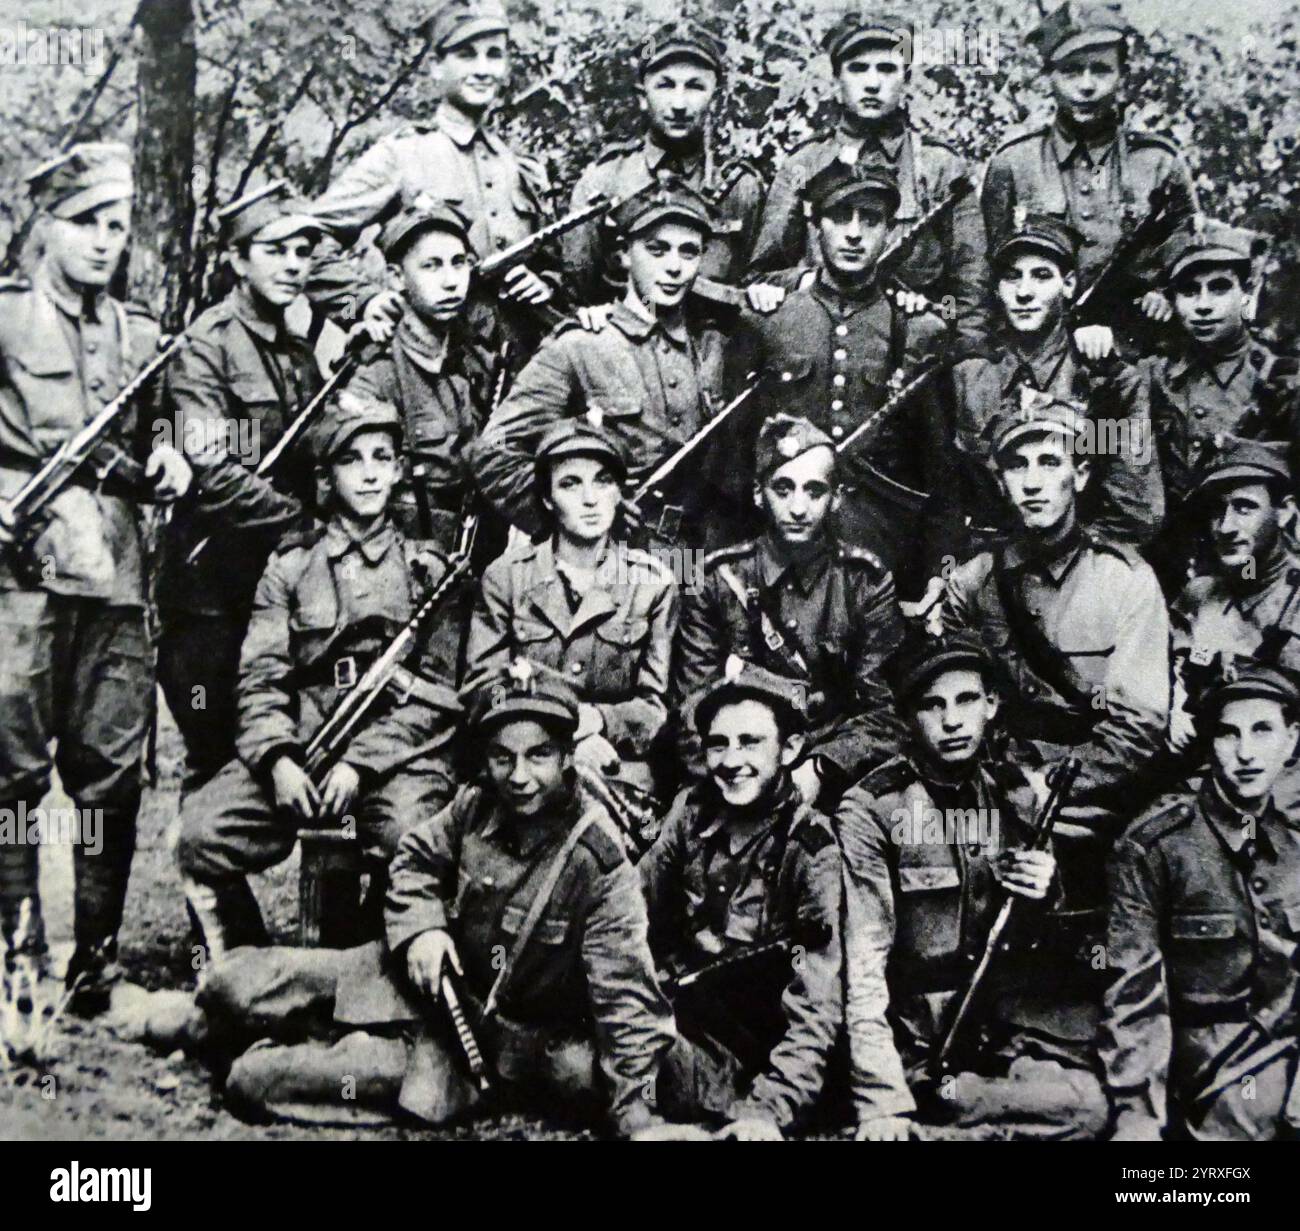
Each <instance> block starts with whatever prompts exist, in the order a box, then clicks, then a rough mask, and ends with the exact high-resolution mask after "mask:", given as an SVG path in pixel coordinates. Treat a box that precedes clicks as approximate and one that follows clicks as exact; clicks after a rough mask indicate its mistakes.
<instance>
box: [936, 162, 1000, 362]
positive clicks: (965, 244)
mask: <svg viewBox="0 0 1300 1231" xmlns="http://www.w3.org/2000/svg"><path fill="white" fill-rule="evenodd" d="M963 170H964V168H962V166H961V165H960V164H957V165H956V166H955V167H954V175H955V174H956V173H958V172H962V171H963ZM940 230H941V238H942V240H943V244H944V249H945V250H946V252H947V254H948V268H947V271H946V273H947V278H946V282H947V285H946V286H945V287H944V288H943V289H944V291H945V293H946V294H949V295H951V296H952V297H953V299H954V300H955V301H956V310H957V319H956V329H957V338H958V340H959V342H960V343H961V344H962V345H963V346H965V347H966V348H967V349H978V348H979V347H981V346H983V345H984V343H985V340H986V339H987V337H988V335H989V328H990V322H989V311H988V305H989V300H988V296H989V290H990V283H989V264H988V239H987V237H986V235H985V230H984V216H983V214H982V213H981V212H980V206H979V202H978V201H977V200H976V199H975V195H974V194H973V193H972V194H971V195H969V196H967V197H966V198H965V199H964V200H962V201H959V202H958V203H957V204H956V206H954V207H953V209H952V210H951V211H950V212H949V213H948V216H947V217H946V218H944V219H943V220H942V221H941V225H940Z"/></svg>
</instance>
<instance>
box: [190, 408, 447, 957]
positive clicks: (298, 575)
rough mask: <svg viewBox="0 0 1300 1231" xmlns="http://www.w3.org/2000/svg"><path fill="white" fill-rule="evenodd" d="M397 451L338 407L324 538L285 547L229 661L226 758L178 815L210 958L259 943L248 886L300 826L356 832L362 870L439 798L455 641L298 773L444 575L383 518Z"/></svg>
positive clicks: (328, 441) (322, 431) (377, 423)
mask: <svg viewBox="0 0 1300 1231" xmlns="http://www.w3.org/2000/svg"><path fill="white" fill-rule="evenodd" d="M400 439H401V428H400V424H399V422H398V418H397V412H396V411H395V410H394V409H393V408H392V407H391V406H387V405H385V404H382V403H375V402H367V401H363V400H361V399H358V398H355V397H354V396H352V395H350V394H347V393H344V394H341V395H340V396H339V398H338V404H337V407H336V408H333V409H332V410H331V412H330V413H329V414H328V415H327V417H326V418H325V420H324V421H323V422H322V423H321V424H320V426H319V427H318V429H317V433H316V439H315V441H314V445H315V453H316V459H317V466H318V469H319V471H320V472H322V474H323V475H324V477H325V482H326V485H327V487H328V489H329V492H330V502H331V503H330V509H329V522H328V524H327V525H325V526H324V527H319V528H317V529H315V530H313V531H311V532H308V533H306V534H304V535H303V536H301V537H300V538H298V539H297V540H294V539H290V540H288V541H286V542H285V543H284V544H282V546H281V548H280V550H279V551H278V552H276V553H275V554H274V555H273V556H272V557H271V559H270V562H269V563H268V564H267V566H266V571H265V572H264V573H263V574H262V580H261V581H260V582H259V583H258V587H257V596H256V598H255V600H254V604H253V614H252V618H251V619H250V621H249V625H248V635H247V636H246V637H245V639H244V647H243V653H242V657H241V660H240V673H239V693H238V696H239V732H238V736H237V740H236V743H237V747H238V750H239V758H238V759H237V760H234V761H231V762H230V763H229V764H227V765H226V767H225V768H224V769H222V770H220V771H219V772H218V773H217V774H216V775H215V776H214V777H213V778H212V779H211V780H210V781H209V782H208V783H207V784H206V785H205V786H204V787H203V788H202V789H201V790H199V791H197V792H195V793H193V794H191V795H190V796H188V797H187V798H186V800H185V801H184V803H183V805H182V808H181V829H180V843H179V848H178V852H177V853H178V859H179V863H180V868H181V872H182V874H183V876H184V877H185V891H186V898H187V900H188V902H189V906H190V909H191V911H192V912H193V914H194V916H195V917H196V919H197V921H198V924H199V926H200V929H201V930H202V932H203V936H204V940H205V941H206V943H207V946H208V949H209V951H210V952H211V954H212V955H213V957H216V956H218V955H219V954H220V953H222V952H224V951H225V950H226V949H230V948H233V947H234V946H236V945H243V944H265V943H266V939H267V937H266V931H265V928H264V927H263V924H262V918H261V914H260V912H259V910H258V907H257V902H256V899H255V898H254V897H253V894H252V892H251V890H250V889H249V886H248V882H247V880H246V879H245V874H246V873H248V872H254V871H260V870H261V869H263V868H268V867H270V866H271V865H273V864H276V863H279V862H280V861H281V860H282V859H285V858H286V857H287V856H288V855H289V852H290V851H291V850H292V849H293V845H294V841H295V839H296V836H297V830H298V827H299V826H300V825H308V826H310V825H340V824H342V825H345V826H352V825H353V824H355V828H356V836H357V837H358V838H359V839H360V840H361V841H362V842H363V843H364V845H365V849H366V852H367V854H368V855H369V856H370V857H372V858H376V859H379V860H381V861H382V862H383V863H387V860H388V859H389V858H391V857H392V855H393V853H394V852H395V851H396V849H397V843H398V841H399V840H400V839H401V836H402V834H403V833H404V832H405V831H406V830H407V829H408V828H409V827H410V826H411V825H413V824H415V823H416V822H417V821H418V820H419V819H420V818H421V817H422V816H424V815H427V813H428V812H429V811H432V810H433V809H436V808H438V807H440V806H441V805H442V804H443V803H445V802H446V800H447V799H448V798H450V796H451V793H452V780H451V771H450V765H449V757H448V747H447V746H448V744H449V743H450V740H451V738H452V735H453V733H454V729H455V719H454V716H455V715H456V714H457V713H458V712H459V710H460V704H459V701H458V699H457V697H456V694H455V692H454V691H453V689H452V688H451V687H450V686H449V684H447V683H445V682H441V681H447V680H451V679H454V675H453V674H452V672H453V671H454V664H455V645H456V644H457V643H458V642H459V631H458V630H454V629H453V630H450V632H444V630H442V629H440V630H439V632H437V633H435V634H434V635H433V636H431V637H430V638H428V640H427V642H426V644H425V646H424V647H423V654H422V658H421V661H420V667H419V670H420V673H421V674H420V675H416V674H414V673H407V675H406V678H405V679H404V680H403V683H402V687H401V689H400V694H401V695H400V696H397V695H395V696H394V697H393V698H392V699H390V700H388V699H386V700H384V701H381V702H380V703H379V704H378V705H377V706H376V707H375V710H374V711H373V713H372V717H371V720H370V721H369V722H368V724H367V725H365V726H364V727H362V728H361V729H360V730H359V731H358V732H357V733H356V735H355V737H354V738H353V739H352V740H351V742H350V743H349V744H348V746H347V748H346V749H345V750H344V753H343V757H342V759H340V760H337V761H335V762H334V763H333V764H332V765H329V766H328V767H327V768H326V769H325V770H324V772H323V773H322V774H318V775H316V776H312V775H310V774H308V772H307V769H306V768H305V765H304V763H305V759H306V756H305V749H306V748H307V745H308V742H309V741H310V740H311V738H312V736H313V735H314V734H315V732H316V729H317V728H318V727H319V726H320V724H321V722H322V721H323V720H324V718H325V717H326V716H327V715H328V714H329V712H330V711H331V710H332V709H333V707H334V705H335V704H337V702H338V701H339V700H340V699H341V698H342V697H343V696H344V695H345V694H346V693H347V691H348V689H349V688H351V687H352V686H353V685H354V684H355V683H356V682H357V680H358V678H359V677H360V676H361V674H362V673H363V672H364V671H365V668H366V667H367V666H368V665H369V663H370V661H371V660H373V659H374V658H375V657H377V656H378V654H380V653H382V651H383V649H384V648H385V647H386V646H387V644H388V643H389V642H390V641H391V640H392V638H393V636H395V635H396V633H397V631H398V630H400V629H401V627H402V626H403V625H404V624H405V623H406V621H407V620H408V619H409V618H410V616H411V614H412V612H413V611H414V610H415V606H416V603H417V602H418V599H419V594H420V591H421V590H422V589H423V585H424V583H423V581H422V580H421V579H420V578H419V577H418V576H417V574H420V573H428V572H429V571H430V570H431V569H432V570H440V569H441V565H440V564H437V563H434V562H433V561H432V560H431V559H430V554H431V553H422V552H421V551H420V549H419V545H418V544H417V543H415V542H413V541H411V540H405V539H403V537H402V536H401V534H400V533H399V532H398V531H397V530H396V528H395V527H394V526H393V524H392V522H391V521H390V520H389V517H388V513H387V508H388V501H389V497H390V495H391V493H392V491H393V487H394V485H395V484H396V482H397V479H398V476H399V475H400V473H401V464H400V462H399V460H398V456H399V446H400ZM408 685H409V689H408V687H407V686H408ZM354 813H355V821H354Z"/></svg>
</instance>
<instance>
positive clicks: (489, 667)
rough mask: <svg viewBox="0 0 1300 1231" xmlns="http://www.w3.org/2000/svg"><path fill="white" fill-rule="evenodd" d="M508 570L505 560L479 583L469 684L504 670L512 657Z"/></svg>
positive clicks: (467, 672)
mask: <svg viewBox="0 0 1300 1231" xmlns="http://www.w3.org/2000/svg"><path fill="white" fill-rule="evenodd" d="M507 570H508V564H507V562H506V559H505V558H504V557H502V558H500V559H498V560H496V561H494V562H493V563H492V564H490V565H488V567H487V568H486V569H485V570H484V572H483V577H482V580H480V582H479V587H478V596H477V597H476V598H475V600H474V610H473V613H472V614H471V615H470V620H469V641H468V644H467V647H466V651H465V678H466V680H474V679H478V678H479V677H480V676H481V675H483V674H484V673H485V672H490V671H495V670H496V668H498V667H504V666H505V665H506V664H507V663H508V662H509V661H510V659H511V657H512V655H511V649H512V643H511V635H510V589H509V578H508V571H507Z"/></svg>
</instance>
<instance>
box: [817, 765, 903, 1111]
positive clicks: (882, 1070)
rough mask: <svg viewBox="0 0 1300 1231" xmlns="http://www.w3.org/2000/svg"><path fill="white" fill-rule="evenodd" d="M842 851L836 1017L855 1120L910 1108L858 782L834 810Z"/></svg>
mask: <svg viewBox="0 0 1300 1231" xmlns="http://www.w3.org/2000/svg"><path fill="white" fill-rule="evenodd" d="M835 823H836V828H837V829H838V831H839V839H840V845H841V847H842V848H843V852H844V1016H845V1025H846V1027H847V1031H848V1038H849V1092H850V1094H851V1095H852V1098H853V1107H854V1112H855V1114H856V1116H857V1120H858V1122H859V1123H865V1122H866V1121H867V1120H874V1119H876V1118H878V1117H881V1116H900V1115H906V1114H907V1113H909V1112H911V1111H914V1110H915V1109H916V1100H915V1099H913V1097H912V1092H911V1090H910V1089H909V1088H908V1085H907V1079H906V1077H905V1076H904V1071H903V1061H902V1059H901V1058H900V1057H899V1054H898V1049H897V1047H896V1046H895V1045H894V1032H893V1029H892V1027H891V1026H890V1024H889V1020H888V1017H887V1013H888V1010H889V985H888V983H887V981H886V977H885V972H886V970H887V968H888V965H889V954H890V951H891V949H892V948H893V945H894V928H895V912H894V888H893V880H892V878H891V876H890V871H889V851H888V843H887V841H886V835H885V833H884V831H883V830H882V829H881V827H880V825H879V823H878V822H877V820H876V818H875V816H874V815H873V813H872V810H871V806H870V801H869V800H868V798H867V796H866V794H865V793H864V792H863V791H862V790H861V789H860V788H859V789H856V790H853V791H851V792H849V794H848V795H847V796H846V797H845V798H844V800H843V802H842V803H841V804H840V808H839V811H838V813H837V814H836V817H835Z"/></svg>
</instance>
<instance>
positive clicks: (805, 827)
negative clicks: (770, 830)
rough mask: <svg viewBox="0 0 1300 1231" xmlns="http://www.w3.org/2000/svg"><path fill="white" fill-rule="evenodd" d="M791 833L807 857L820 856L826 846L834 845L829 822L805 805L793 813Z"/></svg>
mask: <svg viewBox="0 0 1300 1231" xmlns="http://www.w3.org/2000/svg"><path fill="white" fill-rule="evenodd" d="M793 832H794V838H795V841H796V842H798V843H799V845H800V846H801V847H803V849H804V851H805V852H807V854H809V855H820V854H821V853H822V851H824V850H825V849H826V848H827V847H828V846H834V845H835V830H834V829H832V828H831V823H830V820H829V819H828V818H827V817H826V816H825V815H824V814H822V813H821V812H818V811H817V810H816V809H815V808H810V807H808V805H807V804H803V805H801V806H800V808H799V810H798V811H797V812H796V813H795V817H794V825H793Z"/></svg>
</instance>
